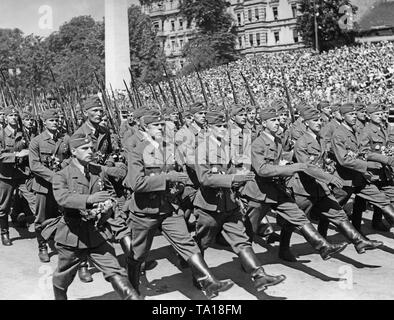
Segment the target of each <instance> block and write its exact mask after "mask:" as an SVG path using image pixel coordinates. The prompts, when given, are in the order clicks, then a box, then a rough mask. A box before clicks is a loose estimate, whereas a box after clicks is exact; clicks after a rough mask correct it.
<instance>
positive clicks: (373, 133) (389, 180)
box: [360, 103, 394, 232]
mask: <svg viewBox="0 0 394 320" xmlns="http://www.w3.org/2000/svg"><path fill="white" fill-rule="evenodd" d="M366 111H367V113H368V115H369V118H370V122H369V123H367V124H366V126H365V128H364V129H363V130H362V131H361V133H360V153H361V154H363V155H365V158H366V159H367V160H372V161H377V162H379V163H381V164H382V168H381V169H375V170H371V174H372V175H373V179H372V180H373V183H374V184H375V185H376V186H377V187H378V189H379V190H381V191H383V192H384V193H385V194H386V196H387V197H388V198H389V199H390V202H391V203H393V202H394V185H393V178H394V177H393V175H392V172H393V171H392V170H393V169H392V166H393V165H394V157H393V156H394V155H393V154H391V150H390V148H389V145H388V135H387V132H386V130H384V127H383V118H384V115H383V113H384V110H383V105H381V104H375V103H373V104H370V105H368V106H367V107H366ZM374 209H375V210H374V214H373V218H372V227H373V228H374V229H375V230H378V231H383V232H388V231H390V229H389V228H387V227H386V226H385V224H384V223H383V221H382V212H381V210H380V209H379V208H377V207H375V208H374Z"/></svg>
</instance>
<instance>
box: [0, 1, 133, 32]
mask: <svg viewBox="0 0 394 320" xmlns="http://www.w3.org/2000/svg"><path fill="white" fill-rule="evenodd" d="M127 1H128V2H129V3H130V4H139V0H127ZM51 13H52V14H51ZM80 15H91V16H92V17H93V18H94V19H95V20H102V18H103V17H104V0H0V28H19V29H21V30H22V31H23V32H24V33H25V35H28V34H31V33H34V34H36V35H40V36H44V37H45V36H48V35H49V34H51V33H52V32H54V31H57V30H59V27H60V26H61V25H62V24H63V23H65V22H67V21H69V20H70V19H71V18H73V17H77V16H80ZM51 17H52V18H51ZM51 22H52V23H51Z"/></svg>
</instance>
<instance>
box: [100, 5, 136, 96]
mask: <svg viewBox="0 0 394 320" xmlns="http://www.w3.org/2000/svg"><path fill="white" fill-rule="evenodd" d="M127 9H128V3H127V0H105V85H106V87H107V89H108V90H109V89H110V84H111V85H112V88H113V89H114V90H117V89H118V90H125V85H124V83H123V80H125V81H126V83H127V84H129V83H130V81H131V77H130V73H129V67H130V44H129V19H128V14H127Z"/></svg>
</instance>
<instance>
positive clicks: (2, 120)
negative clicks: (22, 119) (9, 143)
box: [0, 109, 7, 129]
mask: <svg viewBox="0 0 394 320" xmlns="http://www.w3.org/2000/svg"><path fill="white" fill-rule="evenodd" d="M6 126H7V119H6V115H5V111H4V109H0V129H4V128H5V127H6Z"/></svg>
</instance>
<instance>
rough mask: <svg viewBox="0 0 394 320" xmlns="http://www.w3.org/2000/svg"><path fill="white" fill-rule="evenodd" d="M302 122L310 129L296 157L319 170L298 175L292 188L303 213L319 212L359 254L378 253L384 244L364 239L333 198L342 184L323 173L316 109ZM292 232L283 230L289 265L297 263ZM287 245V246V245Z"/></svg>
mask: <svg viewBox="0 0 394 320" xmlns="http://www.w3.org/2000/svg"><path fill="white" fill-rule="evenodd" d="M302 118H303V119H304V124H305V126H306V131H305V134H304V135H303V136H302V137H300V138H299V139H298V140H297V142H296V144H295V147H294V155H295V158H296V160H297V162H299V163H308V164H313V165H316V166H318V167H319V168H320V169H319V168H316V169H315V170H316V171H315V174H316V176H315V177H311V176H310V175H307V174H305V173H303V172H300V173H297V174H295V175H294V176H293V177H292V178H291V179H290V181H289V182H288V185H289V186H290V187H291V188H292V190H293V192H294V199H295V201H296V203H297V205H298V207H299V208H300V209H302V210H303V211H304V212H305V213H306V214H309V213H310V212H311V210H312V209H313V208H314V209H315V211H318V212H319V217H320V219H324V220H328V221H329V222H331V223H333V224H334V225H335V226H336V227H337V228H338V230H339V231H340V232H341V233H342V234H343V235H345V236H346V238H347V239H349V240H350V241H351V242H352V243H353V244H354V246H355V248H356V250H357V252H358V253H360V254H361V253H364V252H365V250H370V249H375V248H377V247H378V246H380V245H382V244H383V243H381V242H378V241H369V240H367V239H366V238H365V237H364V236H362V235H361V234H360V233H359V232H358V231H357V230H356V229H355V228H354V226H353V225H352V224H351V223H350V222H349V220H348V218H347V215H346V213H345V212H344V211H343V210H342V207H341V206H340V205H339V203H338V202H337V200H336V199H335V197H334V196H333V195H332V193H331V190H330V188H329V186H334V187H337V188H342V187H343V184H342V181H341V180H340V179H339V178H338V177H335V176H334V175H332V174H330V173H328V172H327V171H323V168H324V169H325V163H324V162H323V161H324V159H325V158H326V157H325V151H324V150H325V148H324V147H322V145H321V138H320V136H319V132H320V129H321V117H320V112H319V111H318V110H316V109H314V108H308V107H307V108H305V109H303V110H302ZM283 233H284V234H283ZM290 236H291V230H289V229H288V228H286V227H284V228H282V236H281V239H282V241H281V243H280V252H281V256H282V258H284V260H287V261H291V262H294V261H297V260H296V259H295V257H294V256H293V254H292V253H291V252H290V250H288V249H287V248H288V245H289V242H288V241H290ZM285 241H286V242H285Z"/></svg>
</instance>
